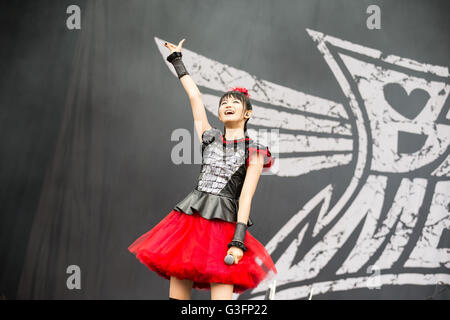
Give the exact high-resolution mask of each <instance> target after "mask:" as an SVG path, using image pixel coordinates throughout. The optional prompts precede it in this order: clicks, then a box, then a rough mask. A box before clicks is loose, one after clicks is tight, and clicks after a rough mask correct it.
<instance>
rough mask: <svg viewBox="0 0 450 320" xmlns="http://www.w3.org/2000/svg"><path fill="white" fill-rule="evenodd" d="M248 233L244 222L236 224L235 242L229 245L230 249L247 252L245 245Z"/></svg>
mask: <svg viewBox="0 0 450 320" xmlns="http://www.w3.org/2000/svg"><path fill="white" fill-rule="evenodd" d="M246 232H247V225H246V224H245V223H242V222H237V223H236V229H235V231H234V237H233V241H231V242H230V243H229V244H228V248H231V247H238V248H240V249H241V250H242V251H244V252H245V251H247V247H246V246H245V244H244V240H245V234H246Z"/></svg>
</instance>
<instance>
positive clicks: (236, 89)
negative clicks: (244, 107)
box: [231, 87, 250, 98]
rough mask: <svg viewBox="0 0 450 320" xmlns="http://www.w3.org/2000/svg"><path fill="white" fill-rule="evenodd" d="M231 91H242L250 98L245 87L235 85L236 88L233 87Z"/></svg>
mask: <svg viewBox="0 0 450 320" xmlns="http://www.w3.org/2000/svg"><path fill="white" fill-rule="evenodd" d="M231 91H238V92H241V93H243V94H244V95H246V96H247V98H250V95H249V94H248V90H247V89H246V88H242V87H236V88H233V89H232V90H231Z"/></svg>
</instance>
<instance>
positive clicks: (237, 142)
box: [174, 127, 273, 226]
mask: <svg viewBox="0 0 450 320" xmlns="http://www.w3.org/2000/svg"><path fill="white" fill-rule="evenodd" d="M246 141H247V146H248V149H247V150H246ZM254 152H261V153H263V154H264V168H263V171H267V170H269V168H270V167H271V166H272V164H273V158H272V155H271V154H270V151H269V148H268V147H266V146H264V145H262V144H260V143H257V142H254V141H253V140H252V139H251V138H249V137H244V138H241V139H233V140H226V139H225V137H224V136H223V134H222V132H221V131H220V130H219V129H217V128H215V127H211V128H210V129H209V130H206V131H205V132H204V133H203V135H202V166H201V169H200V175H199V177H198V179H197V184H196V186H195V188H194V190H192V191H191V192H190V193H189V194H188V195H187V196H186V197H185V198H184V199H183V200H181V201H180V202H178V203H177V204H176V205H175V207H174V209H175V210H177V211H181V212H184V213H186V214H193V213H194V210H195V211H197V212H198V213H199V214H200V215H201V216H202V217H204V218H206V219H215V218H217V219H221V220H225V221H230V222H237V213H238V208H239V196H240V194H241V191H242V186H243V184H244V180H245V175H246V172H247V167H248V164H249V156H250V155H252V153H254ZM247 225H248V226H251V225H253V222H252V220H251V219H250V217H249V219H248V223H247Z"/></svg>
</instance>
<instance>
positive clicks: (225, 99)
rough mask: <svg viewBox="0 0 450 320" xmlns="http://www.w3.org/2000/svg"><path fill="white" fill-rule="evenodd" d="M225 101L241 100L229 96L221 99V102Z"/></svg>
mask: <svg viewBox="0 0 450 320" xmlns="http://www.w3.org/2000/svg"><path fill="white" fill-rule="evenodd" d="M227 100H239V101H241V99H239V98H238V97H236V96H233V95H229V96H226V97H223V98H222V100H221V101H227Z"/></svg>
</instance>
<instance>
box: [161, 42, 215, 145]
mask: <svg viewBox="0 0 450 320" xmlns="http://www.w3.org/2000/svg"><path fill="white" fill-rule="evenodd" d="M184 40H185V39H183V40H181V41H180V43H179V44H178V46H175V45H173V44H172V43H170V42H165V43H164V46H165V47H167V48H168V49H169V50H170V55H169V56H168V57H167V60H168V61H169V62H171V63H172V64H173V65H174V67H175V71H176V72H177V75H178V78H179V79H180V81H181V84H182V85H183V87H184V90H185V91H186V93H187V95H188V98H189V101H190V103H191V108H192V115H193V116H194V126H195V130H196V132H197V136H198V139H199V140H200V143H201V142H202V135H203V132H205V130H208V129H210V128H211V125H210V124H209V122H208V117H207V115H206V110H205V106H204V104H203V100H202V94H201V93H200V90H199V89H198V87H197V85H196V84H195V82H194V80H193V79H192V77H191V76H190V75H189V73H188V72H187V70H186V68H185V66H184V64H183V61H182V54H181V46H182V45H183V42H184ZM175 52H177V53H175Z"/></svg>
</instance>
